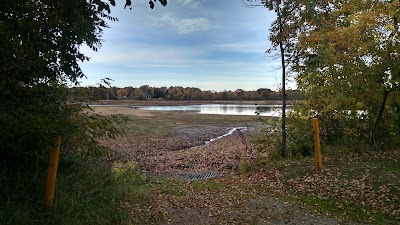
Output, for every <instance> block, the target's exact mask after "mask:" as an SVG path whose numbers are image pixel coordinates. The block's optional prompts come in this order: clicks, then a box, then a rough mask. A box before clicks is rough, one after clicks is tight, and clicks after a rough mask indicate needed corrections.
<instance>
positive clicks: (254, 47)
mask: <svg viewBox="0 0 400 225" xmlns="http://www.w3.org/2000/svg"><path fill="white" fill-rule="evenodd" d="M213 46H214V47H217V48H219V49H221V50H224V51H229V52H241V53H264V52H265V50H267V48H268V47H269V43H268V42H267V40H265V42H256V41H254V42H232V43H223V44H216V45H213Z"/></svg>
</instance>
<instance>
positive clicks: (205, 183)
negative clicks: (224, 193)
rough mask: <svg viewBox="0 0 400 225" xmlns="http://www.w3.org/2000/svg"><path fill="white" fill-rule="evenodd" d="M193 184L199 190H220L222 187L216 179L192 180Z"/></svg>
mask: <svg viewBox="0 0 400 225" xmlns="http://www.w3.org/2000/svg"><path fill="white" fill-rule="evenodd" d="M191 184H192V186H193V188H194V189H195V190H197V191H219V190H220V189H221V188H222V187H221V185H220V184H219V183H218V182H217V181H215V180H214V179H206V180H199V181H192V182H191Z"/></svg>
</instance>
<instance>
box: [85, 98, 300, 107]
mask: <svg viewBox="0 0 400 225" xmlns="http://www.w3.org/2000/svg"><path fill="white" fill-rule="evenodd" d="M294 103H295V101H287V104H289V105H291V104H294ZM88 104H89V105H126V106H132V107H134V106H181V105H201V104H243V105H263V104H264V105H280V104H282V101H280V100H259V101H245V100H214V101H209V100H159V99H154V100H100V101H95V102H90V103H88Z"/></svg>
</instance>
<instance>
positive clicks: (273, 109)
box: [140, 104, 282, 117]
mask: <svg viewBox="0 0 400 225" xmlns="http://www.w3.org/2000/svg"><path fill="white" fill-rule="evenodd" d="M281 107H282V106H280V105H239V104H205V105H185V106H143V107H140V108H141V109H144V110H155V111H182V112H194V113H199V114H213V115H245V116H256V115H257V112H258V113H260V116H275V117H277V116H281V111H282V109H281Z"/></svg>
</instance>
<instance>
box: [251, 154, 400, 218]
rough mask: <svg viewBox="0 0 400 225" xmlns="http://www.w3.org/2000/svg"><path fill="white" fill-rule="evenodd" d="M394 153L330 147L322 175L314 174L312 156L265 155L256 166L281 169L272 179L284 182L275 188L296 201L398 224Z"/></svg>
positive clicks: (398, 171) (399, 186)
mask: <svg viewBox="0 0 400 225" xmlns="http://www.w3.org/2000/svg"><path fill="white" fill-rule="evenodd" d="M398 152H399V151H398V150H391V151H384V152H376V151H375V152H374V151H366V152H352V151H347V150H346V149H338V150H337V151H333V147H331V148H330V149H329V151H327V152H325V153H324V155H323V158H324V160H323V168H324V172H323V173H322V174H317V172H316V170H315V161H314V159H313V158H312V157H309V158H300V159H284V160H267V161H265V162H264V163H262V162H257V165H262V166H264V168H263V170H277V171H279V174H281V175H280V176H279V177H275V178H271V179H272V181H274V182H279V183H281V184H282V186H281V188H280V189H279V190H278V189H277V190H275V191H276V192H277V193H279V194H280V195H282V193H285V194H284V196H289V198H290V199H295V200H296V201H298V202H299V203H305V204H306V205H307V206H310V207H313V208H315V207H317V209H318V210H321V211H323V212H329V213H331V214H334V215H336V216H337V217H339V218H348V219H350V220H351V221H353V222H362V223H370V224H398V223H399V221H400V215H399V212H398V211H396V210H395V209H398V207H400V202H399V201H398V199H399V196H400V180H399V179H398V177H399V176H400V165H399V163H398V162H399V160H400V155H399V154H398ZM290 196H291V197H290Z"/></svg>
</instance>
